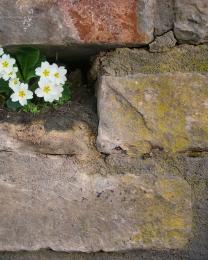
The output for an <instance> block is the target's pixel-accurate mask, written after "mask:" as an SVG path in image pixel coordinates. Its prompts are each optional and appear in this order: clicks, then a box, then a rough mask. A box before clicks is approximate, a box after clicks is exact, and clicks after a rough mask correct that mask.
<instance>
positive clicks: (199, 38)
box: [174, 0, 208, 44]
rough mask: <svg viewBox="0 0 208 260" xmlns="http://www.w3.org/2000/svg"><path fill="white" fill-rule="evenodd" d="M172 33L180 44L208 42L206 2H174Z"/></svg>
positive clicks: (177, 0) (193, 0)
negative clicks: (173, 32)
mask: <svg viewBox="0 0 208 260" xmlns="http://www.w3.org/2000/svg"><path fill="white" fill-rule="evenodd" d="M174 28H175V29H174V31H175V35H176V38H177V39H178V41H180V42H188V43H193V44H199V43H204V42H208V2H207V1H206V0H183V1H181V0H175V24H174Z"/></svg>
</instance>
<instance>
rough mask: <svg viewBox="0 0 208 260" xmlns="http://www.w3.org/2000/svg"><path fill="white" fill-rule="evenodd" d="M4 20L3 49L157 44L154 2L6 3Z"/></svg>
mask: <svg viewBox="0 0 208 260" xmlns="http://www.w3.org/2000/svg"><path fill="white" fill-rule="evenodd" d="M0 17H1V23H0V45H20V44H41V45H71V44H72V45H73V44H116V45H119V44H130V45H143V44H148V43H149V42H151V41H152V40H153V31H154V0H149V1H145V0H139V1H137V0H115V1H111V0H106V1H102V0H85V1H74V0H59V1H54V0H41V1H39V0H29V1H25V0H14V1H6V0H2V1H1V3H0Z"/></svg>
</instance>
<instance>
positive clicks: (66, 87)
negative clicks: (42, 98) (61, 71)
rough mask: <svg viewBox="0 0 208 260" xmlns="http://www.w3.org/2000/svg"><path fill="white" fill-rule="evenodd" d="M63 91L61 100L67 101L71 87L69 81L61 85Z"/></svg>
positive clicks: (69, 97)
mask: <svg viewBox="0 0 208 260" xmlns="http://www.w3.org/2000/svg"><path fill="white" fill-rule="evenodd" d="M63 88H64V91H63V94H62V97H61V100H62V102H64V103H65V102H67V101H69V100H70V99H71V89H70V84H69V82H66V84H65V85H64V86H63Z"/></svg>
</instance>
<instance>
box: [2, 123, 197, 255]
mask: <svg viewBox="0 0 208 260" xmlns="http://www.w3.org/2000/svg"><path fill="white" fill-rule="evenodd" d="M7 124H9V123H7ZM23 125H24V124H23ZM10 128H12V129H14V127H12V126H11V127H10ZM10 128H9V127H8V128H7V129H10ZM18 129H19V126H18V127H17V128H16V129H15V130H14V131H13V132H9V131H8V134H7V132H6V131H4V132H3V133H4V134H3V135H1V136H0V208H1V210H0V251H20V250H38V249H43V248H50V249H52V250H55V251H65V252H74V251H76V252H97V251H106V252H108V251H115V252H117V251H124V250H131V249H175V248H183V247H184V246H185V245H186V244H187V243H188V240H189V238H190V237H191V232H192V231H191V229H192V203H191V190H190V186H189V184H188V183H187V182H186V181H185V180H184V179H183V177H180V176H177V175H174V174H173V173H170V172H169V171H168V172H166V174H165V175H164V174H163V172H162V171H160V170H159V169H157V170H156V172H154V174H153V172H150V171H149V169H148V168H147V169H146V170H143V171H141V172H138V170H136V168H135V170H134V169H133V168H132V167H131V168H129V170H128V169H127V168H126V170H125V169H123V170H122V174H121V170H119V169H117V170H116V166H115V165H114V166H111V165H110V164H108V163H107V162H105V161H104V159H102V156H101V155H100V156H99V155H97V157H96V158H95V157H93V158H92V157H91V160H89V159H88V160H83V159H82V158H80V155H79V154H77V155H76V154H75V155H74V156H69V155H67V154H66V155H64V154H59V155H57V154H55V153H54V154H47V153H45V154H42V153H41V152H40V151H39V152H37V151H36V149H32V148H31V149H29V146H33V143H32V142H29V141H27V146H25V140H22V139H21V138H19V137H18V136H17V134H16V132H17V133H18ZM24 133H25V137H28V138H29V139H30V138H31V136H30V133H29V132H27V131H25V132H24ZM33 134H34V133H33ZM37 134H38V133H37ZM83 136H84V134H83ZM83 138H84V137H83ZM29 139H28V140H29ZM75 139H76V138H75ZM80 139H81V137H80ZM49 140H50V139H49ZM57 142H58V141H57V139H56V143H57ZM12 144H14V145H12ZM52 144H53V141H52ZM60 144H62V139H60ZM47 146H48V143H46V147H47ZM21 147H24V149H21ZM83 153H86V151H83ZM92 154H93V155H95V152H94V151H92ZM119 172H120V173H119Z"/></svg>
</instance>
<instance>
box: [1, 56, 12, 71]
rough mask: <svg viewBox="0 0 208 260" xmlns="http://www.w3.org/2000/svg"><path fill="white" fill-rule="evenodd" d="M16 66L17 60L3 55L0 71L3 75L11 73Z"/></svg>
mask: <svg viewBox="0 0 208 260" xmlns="http://www.w3.org/2000/svg"><path fill="white" fill-rule="evenodd" d="M14 64H15V59H13V58H11V56H10V55H9V54H3V56H1V57H0V71H1V73H5V72H11V71H12V70H13V66H14Z"/></svg>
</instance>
